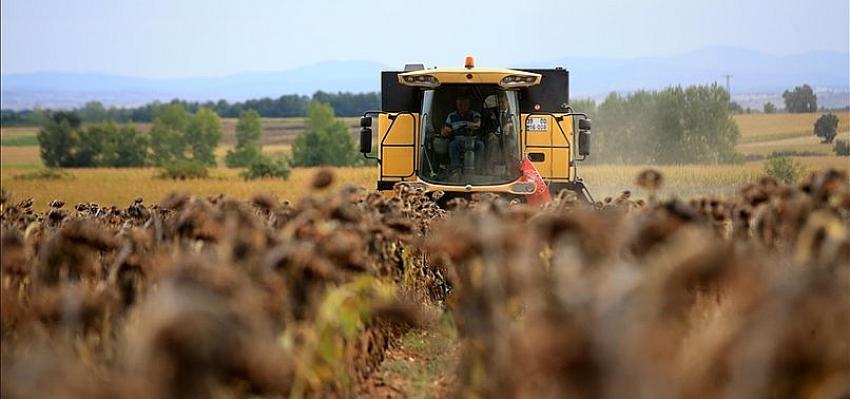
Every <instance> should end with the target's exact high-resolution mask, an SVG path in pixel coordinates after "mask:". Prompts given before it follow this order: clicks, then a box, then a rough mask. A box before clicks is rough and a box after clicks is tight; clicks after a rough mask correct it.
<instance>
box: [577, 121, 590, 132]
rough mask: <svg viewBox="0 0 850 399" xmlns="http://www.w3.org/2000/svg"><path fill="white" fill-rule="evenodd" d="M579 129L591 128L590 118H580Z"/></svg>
mask: <svg viewBox="0 0 850 399" xmlns="http://www.w3.org/2000/svg"><path fill="white" fill-rule="evenodd" d="M578 130H579V131H584V130H590V119H579V120H578Z"/></svg>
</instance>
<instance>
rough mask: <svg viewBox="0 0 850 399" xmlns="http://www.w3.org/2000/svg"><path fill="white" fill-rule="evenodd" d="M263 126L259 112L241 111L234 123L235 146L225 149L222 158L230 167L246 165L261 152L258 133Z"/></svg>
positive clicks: (259, 133)
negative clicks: (225, 153) (224, 154)
mask: <svg viewBox="0 0 850 399" xmlns="http://www.w3.org/2000/svg"><path fill="white" fill-rule="evenodd" d="M262 131H263V126H262V124H261V123H260V114H259V113H257V111H254V110H247V111H242V113H241V114H240V115H239V122H237V123H236V147H234V148H233V149H232V150H228V151H227V155H226V156H225V158H224V161H225V163H226V164H227V166H229V167H231V168H236V167H243V166H248V165H250V164H251V163H252V162H254V161H255V160H257V159H259V157H260V155H261V154H262V145H261V143H260V135H261V133H262Z"/></svg>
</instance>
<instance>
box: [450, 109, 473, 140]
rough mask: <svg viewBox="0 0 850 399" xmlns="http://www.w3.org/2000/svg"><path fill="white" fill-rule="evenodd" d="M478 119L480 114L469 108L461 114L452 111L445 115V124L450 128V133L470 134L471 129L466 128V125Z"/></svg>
mask: <svg viewBox="0 0 850 399" xmlns="http://www.w3.org/2000/svg"><path fill="white" fill-rule="evenodd" d="M479 120H481V114H479V113H478V112H475V111H473V110H469V111H468V112H466V113H463V114H461V113H460V112H457V111H454V112H452V113H450V114H449V116H447V117H446V126H448V127H450V128H452V133H454V134H456V135H462V136H466V135H472V131H471V130H470V129H467V128H466V125H467V124H468V123H472V122H477V121H479Z"/></svg>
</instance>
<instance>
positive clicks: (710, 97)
mask: <svg viewBox="0 0 850 399" xmlns="http://www.w3.org/2000/svg"><path fill="white" fill-rule="evenodd" d="M730 104H731V103H730V102H729V94H728V93H727V92H726V91H725V90H724V89H723V88H722V87H719V86H717V85H712V86H691V87H688V88H684V89H683V88H681V87H671V88H667V89H665V90H662V91H658V92H650V91H643V90H641V91H637V92H634V93H632V94H630V95H628V96H622V95H620V94H617V93H612V94H611V95H609V96H608V97H607V98H606V99H605V101H603V102H602V103H601V104H600V105H599V106H598V107H597V109H596V111H595V113H593V114H591V117H592V118H593V119H594V123H595V129H594V146H595V147H596V149H597V150H596V154H595V155H594V157H593V159H595V160H597V161H599V162H613V163H665V164H666V163H695V162H696V163H718V162H728V161H731V160H732V159H734V157H735V144H736V143H737V141H738V136H739V132H738V127H737V125H736V124H735V122H734V120H733V119H732V115H731V112H730V109H729V106H730Z"/></svg>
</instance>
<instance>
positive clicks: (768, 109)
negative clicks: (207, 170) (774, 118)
mask: <svg viewBox="0 0 850 399" xmlns="http://www.w3.org/2000/svg"><path fill="white" fill-rule="evenodd" d="M764 113H765V114H773V113H776V106H775V105H773V103H772V102H770V101H768V102H766V103H764Z"/></svg>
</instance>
